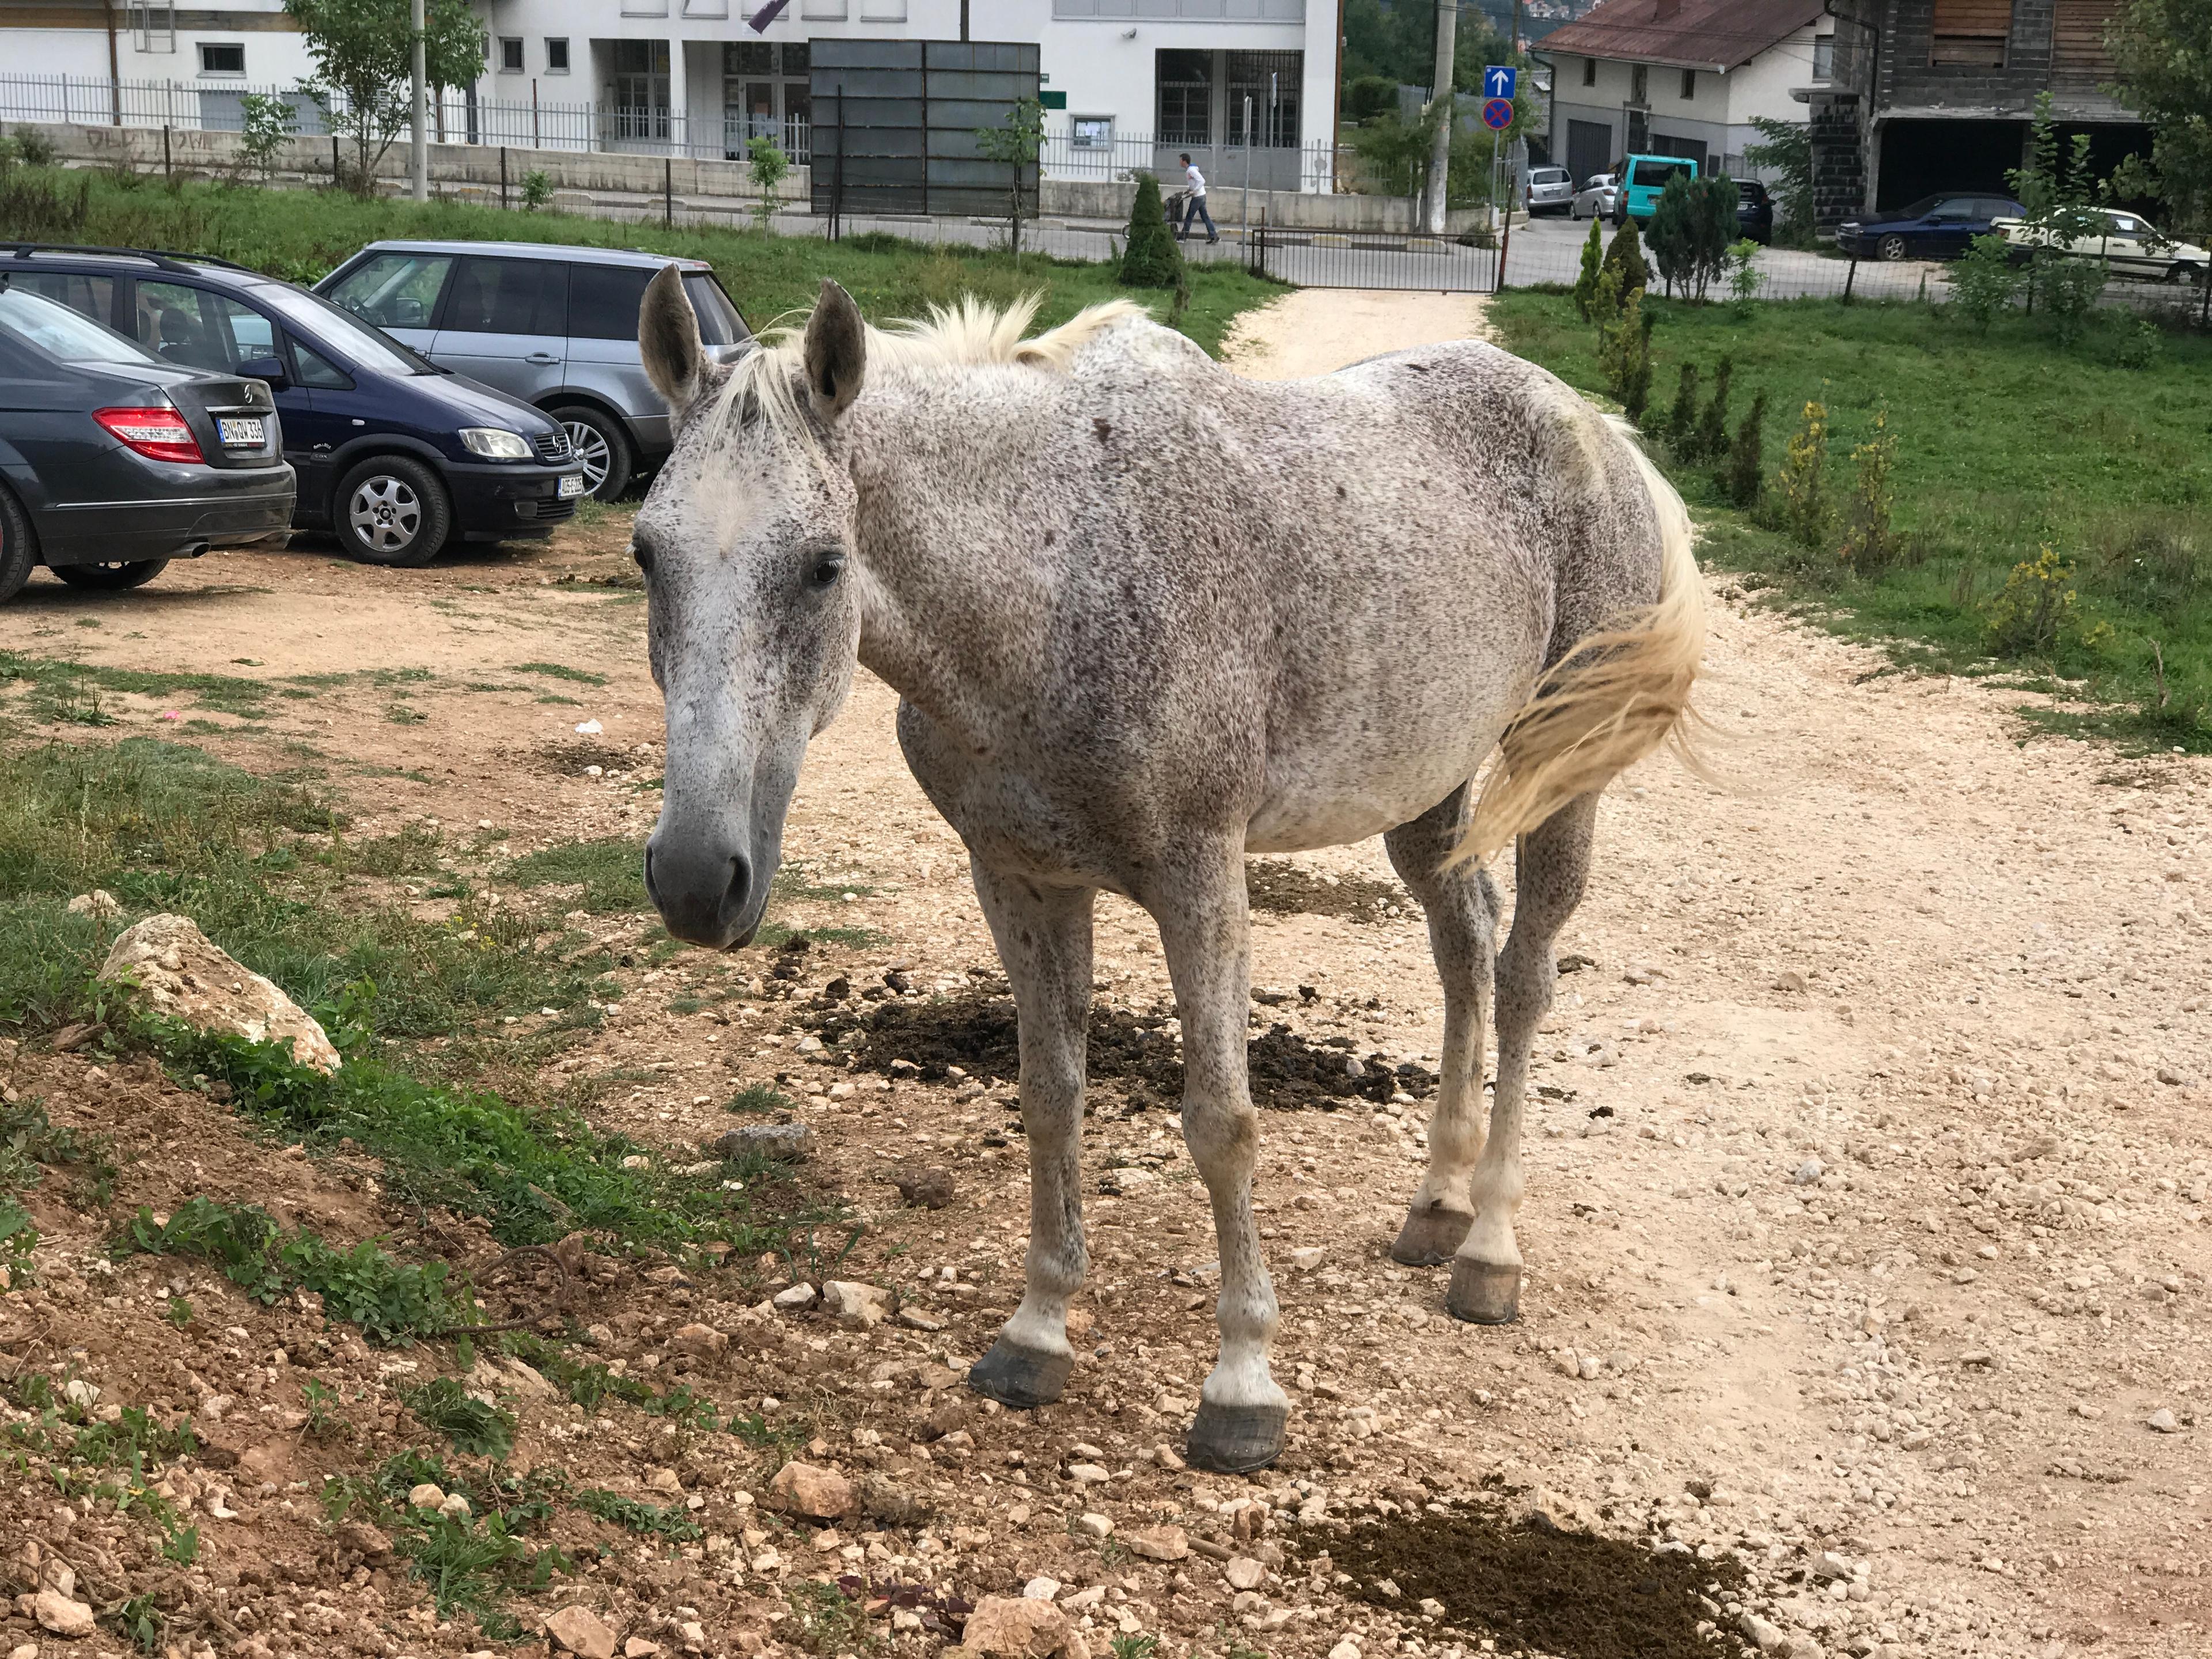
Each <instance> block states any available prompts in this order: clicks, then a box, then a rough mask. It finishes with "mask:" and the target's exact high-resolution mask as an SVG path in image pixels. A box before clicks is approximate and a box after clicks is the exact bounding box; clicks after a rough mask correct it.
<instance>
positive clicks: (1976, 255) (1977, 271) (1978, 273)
mask: <svg viewBox="0 0 2212 1659" xmlns="http://www.w3.org/2000/svg"><path fill="white" fill-rule="evenodd" d="M2012 253H2013V249H2012V244H2011V243H2010V242H2008V241H2007V240H2005V239H2004V238H2003V237H2002V236H1998V235H1995V234H1991V235H1988V236H1977V237H1975V238H1974V240H1972V242H1970V243H1968V244H1967V246H1966V255H1965V257H1964V258H1961V259H1960V261H1959V262H1958V264H1954V265H1953V266H1952V267H1951V303H1952V305H1953V306H1954V307H1957V308H1958V309H1959V310H1960V311H1961V312H1963V313H1966V319H1967V320H1968V321H1969V322H1971V323H1972V324H1973V325H1974V331H1975V332H1977V333H1979V334H1986V333H1988V332H1989V331H1990V323H1991V322H1993V321H1995V320H1996V315H1997V313H1999V312H2001V311H2006V310H2009V309H2010V308H2011V307H2013V306H2014V305H2015V304H2017V303H2018V302H2019V300H2020V291H2021V284H2022V283H2023V282H2024V281H2025V280H2026V276H2027V273H2026V272H2025V271H2023V270H2021V268H2020V267H2019V266H2018V265H2015V264H2014V263H2013V261H2012Z"/></svg>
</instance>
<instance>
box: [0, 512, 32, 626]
mask: <svg viewBox="0 0 2212 1659" xmlns="http://www.w3.org/2000/svg"><path fill="white" fill-rule="evenodd" d="M38 562H39V538H38V537H37V536H36V535H34V534H33V533H32V530H31V519H30V515H29V514H28V513H25V512H24V511H23V507H22V503H21V502H20V501H17V500H16V499H15V496H14V495H11V494H10V493H9V490H8V487H7V486H6V485H5V484H0V605H5V604H7V603H8V601H9V600H10V599H14V598H15V596H16V595H17V594H18V593H20V592H22V591H23V584H24V583H25V582H27V581H28V580H31V571H32V569H33V568H34V567H35V566H36V565H37V564H38Z"/></svg>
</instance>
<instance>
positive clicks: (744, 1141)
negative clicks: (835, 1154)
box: [699, 1123, 814, 1163]
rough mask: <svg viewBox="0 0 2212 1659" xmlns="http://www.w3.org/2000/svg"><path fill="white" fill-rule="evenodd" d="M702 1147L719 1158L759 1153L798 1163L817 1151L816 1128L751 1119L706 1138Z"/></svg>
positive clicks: (766, 1156)
mask: <svg viewBox="0 0 2212 1659" xmlns="http://www.w3.org/2000/svg"><path fill="white" fill-rule="evenodd" d="M699 1150H700V1151H702V1152H712V1153H714V1156H715V1157H717V1158H743V1157H744V1156H745V1155H746V1154H748V1153H757V1154H759V1155H760V1156H761V1157H763V1158H782V1159H784V1160H785V1161H786V1162H788V1163H795V1162H797V1161H798V1160H799V1159H800V1158H805V1157H807V1156H809V1155H810V1154H811V1152H813V1151H814V1131H813V1130H812V1129H811V1128H810V1127H807V1126H806V1125H805V1124H804V1123H748V1124H744V1125H743V1126H742V1127H738V1128H735V1129H732V1130H731V1131H730V1132H729V1133H727V1134H724V1135H718V1136H716V1137H715V1138H714V1139H712V1140H708V1141H704V1142H702V1143H701V1145H700V1149H699Z"/></svg>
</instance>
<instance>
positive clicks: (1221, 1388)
mask: <svg viewBox="0 0 2212 1659" xmlns="http://www.w3.org/2000/svg"><path fill="white" fill-rule="evenodd" d="M1143 897H1144V900H1145V902H1146V906H1147V908H1150V909H1151V910H1152V915H1153V917H1154V919H1155V920H1156V921H1158V923H1159V928H1160V943H1161V945H1163V946H1164V948H1165V951H1166V953H1167V963H1168V975H1169V977H1170V978H1171V979H1172V980H1173V981H1174V982H1175V992H1176V1012H1177V1013H1178V1014H1179V1015H1180V1016H1181V1018H1182V1056H1183V1104H1182V1134H1183V1143H1184V1145H1185V1146H1188V1148H1189V1149H1190V1157H1191V1162H1192V1164H1194V1165H1195V1166H1196V1167H1197V1170H1198V1174H1199V1178H1200V1180H1202V1181H1204V1182H1206V1196H1207V1198H1208V1199H1209V1200H1211V1201H1212V1209H1213V1228H1214V1233H1215V1235H1216V1237H1217V1239H1218V1244H1219V1249H1220V1255H1221V1297H1220V1302H1219V1304H1218V1309H1217V1317H1218V1320H1219V1322H1220V1328H1221V1353H1220V1358H1218V1361H1217V1362H1216V1363H1215V1364H1214V1367H1213V1370H1212V1374H1211V1375H1209V1376H1207V1377H1206V1386H1205V1387H1204V1388H1203V1389H1201V1390H1200V1394H1199V1406H1198V1416H1197V1418H1196V1419H1195V1420H1194V1421H1193V1423H1192V1424H1191V1428H1190V1439H1189V1441H1188V1444H1187V1445H1186V1448H1185V1450H1184V1456H1185V1457H1186V1458H1187V1459H1188V1461H1189V1462H1190V1463H1191V1464H1193V1465H1194V1467H1196V1468H1202V1469H1217V1470H1220V1471H1223V1472H1225V1473H1229V1474H1243V1473H1245V1472H1247V1471H1249V1470H1252V1469H1259V1468H1266V1467H1267V1465H1268V1464H1270V1463H1272V1462H1274V1461H1275V1459H1276V1458H1277V1457H1278V1456H1279V1455H1280V1454H1281V1452H1282V1449H1283V1434H1284V1428H1285V1425H1286V1424H1287V1423H1288V1421H1289V1419H1290V1414H1291V1402H1290V1396H1289V1395H1285V1393H1284V1392H1283V1391H1282V1389H1279V1387H1277V1386H1276V1383H1275V1379H1274V1378H1273V1376H1270V1375H1269V1373H1268V1370H1267V1349H1268V1346H1269V1345H1270V1344H1271V1343H1272V1342H1273V1340H1274V1334H1275V1321H1276V1311H1275V1290H1274V1286H1273V1285H1271V1284H1269V1283H1268V1281H1267V1267H1266V1266H1265V1264H1263V1263H1262V1262H1261V1259H1260V1229H1259V1225H1258V1224H1257V1223H1256V1222H1255V1219H1254V1218H1253V1214H1252V1176H1253V1171H1254V1168H1255V1165H1256V1164H1257V1163H1258V1160H1259V1152H1260V1123H1259V1114H1258V1113H1257V1112H1255V1111H1254V1110H1253V1109H1252V1096H1251V1091H1250V1089H1249V1086H1248V1085H1247V1080H1246V1076H1245V1050H1244V1043H1245V1021H1246V1014H1247V1010H1248V1009H1249V1006H1250V1003H1251V980H1252V963H1251V947H1250V937H1249V918H1248V915H1247V913H1246V909H1245V895H1244V860H1243V847H1242V845H1241V844H1230V845H1225V846H1222V847H1218V848H1207V849H1204V851H1203V852H1202V853H1201V854H1200V855H1199V856H1198V857H1196V858H1194V860H1192V862H1191V863H1190V864H1189V865H1188V866H1184V867H1182V868H1179V869H1176V870H1174V871H1171V872H1169V874H1168V875H1167V876H1166V877H1165V878H1164V880H1163V882H1162V885H1161V890H1159V891H1157V892H1147V893H1146V894H1145V895H1143Z"/></svg>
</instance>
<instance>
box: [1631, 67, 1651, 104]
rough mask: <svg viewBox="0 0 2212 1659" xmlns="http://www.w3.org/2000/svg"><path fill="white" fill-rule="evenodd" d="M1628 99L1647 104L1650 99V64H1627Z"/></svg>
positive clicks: (1635, 102) (1634, 102)
mask: <svg viewBox="0 0 2212 1659" xmlns="http://www.w3.org/2000/svg"><path fill="white" fill-rule="evenodd" d="M1628 101H1629V102H1630V103H1632V104H1648V103H1650V101H1651V66H1650V64H1630V65H1629V66H1628Z"/></svg>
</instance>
